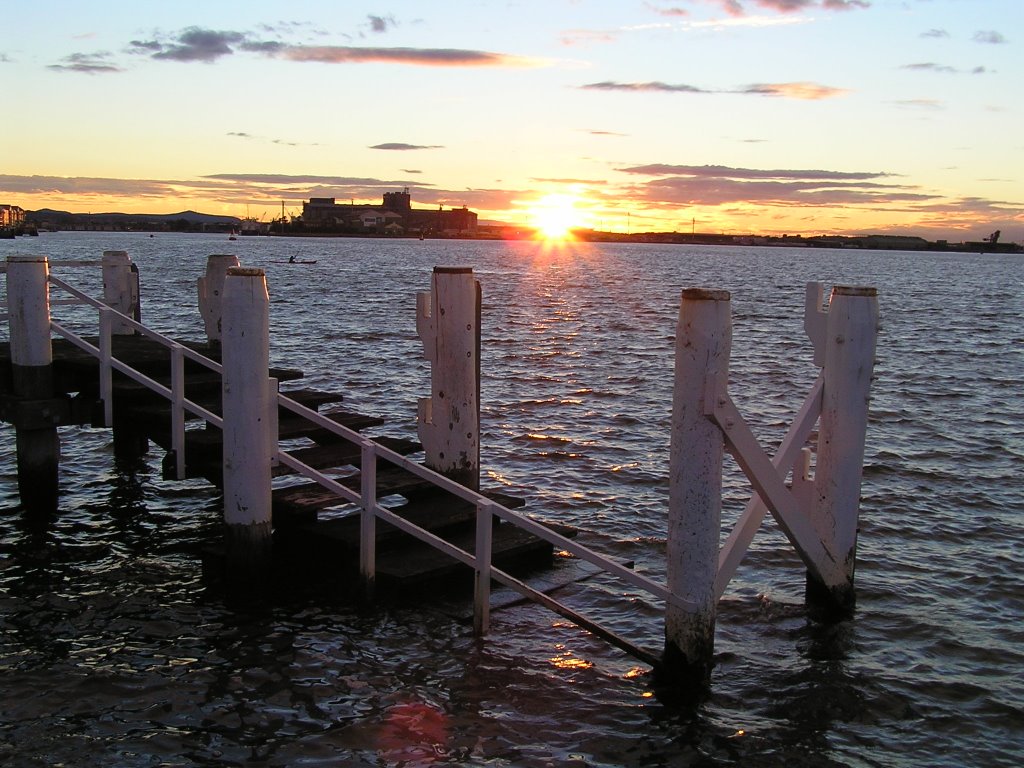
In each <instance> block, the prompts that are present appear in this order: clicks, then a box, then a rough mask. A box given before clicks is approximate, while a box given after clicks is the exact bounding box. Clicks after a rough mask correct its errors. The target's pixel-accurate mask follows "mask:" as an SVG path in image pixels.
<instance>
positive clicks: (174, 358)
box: [171, 344, 185, 480]
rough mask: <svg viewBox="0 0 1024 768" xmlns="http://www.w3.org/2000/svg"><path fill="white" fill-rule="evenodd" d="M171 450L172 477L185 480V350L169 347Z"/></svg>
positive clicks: (179, 346)
mask: <svg viewBox="0 0 1024 768" xmlns="http://www.w3.org/2000/svg"><path fill="white" fill-rule="evenodd" d="M171 450H172V451H174V476H175V478H177V479H178V480H184V479H185V350H184V347H182V346H181V344H172V345H171Z"/></svg>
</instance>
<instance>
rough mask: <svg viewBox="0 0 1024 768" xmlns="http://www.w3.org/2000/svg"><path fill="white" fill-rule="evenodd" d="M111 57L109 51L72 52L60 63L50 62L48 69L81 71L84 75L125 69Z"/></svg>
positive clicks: (103, 73) (105, 73)
mask: <svg viewBox="0 0 1024 768" xmlns="http://www.w3.org/2000/svg"><path fill="white" fill-rule="evenodd" d="M110 59H111V57H110V54H109V53H107V52H101V53H72V54H70V55H68V56H65V57H64V58H63V59H61V63H60V64H50V65H49V66H48V67H47V69H51V70H53V71H55V72H80V73H81V74H84V75H108V74H112V73H115V72H123V71H124V70H122V69H121V68H120V67H119V66H117V65H116V64H114V63H113V62H112V61H111V60H110Z"/></svg>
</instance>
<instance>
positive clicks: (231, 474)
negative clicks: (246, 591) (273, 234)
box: [211, 257, 277, 580]
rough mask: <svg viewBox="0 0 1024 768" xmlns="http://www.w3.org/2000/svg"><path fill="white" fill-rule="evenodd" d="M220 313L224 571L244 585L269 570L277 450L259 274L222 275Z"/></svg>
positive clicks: (237, 270) (263, 285)
mask: <svg viewBox="0 0 1024 768" xmlns="http://www.w3.org/2000/svg"><path fill="white" fill-rule="evenodd" d="M211 258H212V257H211ZM223 310H224V312H223V325H222V329H223V355H222V362H223V366H224V373H223V391H222V394H223V415H224V522H225V565H226V567H227V569H228V571H227V572H228V574H229V576H230V577H232V578H233V579H235V580H238V579H241V580H248V579H251V578H258V577H259V575H260V574H261V573H265V569H266V568H268V567H269V559H270V554H271V533H272V527H271V488H270V480H271V462H272V461H273V457H274V451H276V449H277V446H276V444H275V441H274V438H275V437H276V435H274V434H273V431H274V427H275V425H276V418H274V417H275V416H276V411H275V410H272V409H276V407H277V403H276V398H275V397H273V394H274V393H273V392H272V387H271V379H270V377H269V376H268V371H269V368H270V328H269V323H270V297H269V295H268V294H267V281H266V277H265V275H264V273H263V270H262V269H247V268H244V267H232V268H230V269H228V270H227V273H226V275H225V280H224V296H223Z"/></svg>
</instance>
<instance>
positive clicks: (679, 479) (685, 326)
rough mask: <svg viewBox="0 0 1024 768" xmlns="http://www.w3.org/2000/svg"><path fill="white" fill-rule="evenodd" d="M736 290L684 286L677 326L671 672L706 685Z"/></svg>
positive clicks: (668, 623) (668, 614) (666, 660)
mask: <svg viewBox="0 0 1024 768" xmlns="http://www.w3.org/2000/svg"><path fill="white" fill-rule="evenodd" d="M730 312H731V309H730V296H729V293H728V291H718V290H705V289H700V288H693V289H687V290H684V291H683V292H682V299H681V302H680V307H679V321H678V324H677V326H676V360H675V390H674V393H673V399H672V437H671V455H670V469H669V520H668V562H667V566H668V585H667V586H668V589H669V592H670V593H671V595H672V597H673V598H679V599H678V600H677V599H670V600H669V601H668V605H667V606H666V609H665V651H664V654H663V656H662V663H663V667H664V670H663V671H664V672H665V673H666V674H667V675H668V676H669V677H671V678H674V679H677V680H681V681H684V682H692V683H697V684H701V683H706V682H707V681H708V680H709V679H710V676H711V666H712V659H713V653H714V635H715V605H716V602H717V600H716V592H715V576H716V573H717V567H718V546H719V538H720V528H721V512H722V456H723V453H724V443H725V441H724V436H723V435H722V432H721V430H720V429H719V428H718V426H717V425H716V424H715V423H714V422H713V421H712V420H711V419H710V418H708V415H707V410H708V408H707V406H708V398H713V397H714V396H715V394H716V393H717V392H718V391H719V387H720V386H722V385H724V383H725V382H726V381H727V380H728V376H729V354H730V351H731V345H732V319H731V314H730Z"/></svg>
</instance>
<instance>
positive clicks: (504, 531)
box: [377, 523, 553, 589]
mask: <svg viewBox="0 0 1024 768" xmlns="http://www.w3.org/2000/svg"><path fill="white" fill-rule="evenodd" d="M445 538H446V540H447V541H449V542H451V543H452V544H454V545H455V546H457V547H459V548H460V549H462V550H464V551H466V552H470V553H472V552H473V551H474V550H475V548H476V541H475V538H476V531H475V529H473V528H470V529H467V530H465V531H461V532H459V533H457V534H455V535H453V536H446V537H445ZM552 549H553V547H552V545H551V544H550V543H548V542H547V541H544V540H543V539H539V538H537V537H536V536H534V535H533V534H531V533H528V532H526V531H524V530H523V529H521V528H517V527H515V526H513V525H510V524H508V523H504V524H502V525H500V526H498V527H497V528H496V529H495V531H494V534H493V537H492V540H491V562H492V563H493V565H494V566H495V567H497V568H500V569H502V570H504V571H509V572H516V571H519V572H521V571H523V570H524V569H529V568H534V567H537V566H540V565H548V566H550V564H551V554H552ZM471 574H472V570H471V569H470V568H469V567H468V566H466V565H464V564H463V563H460V562H459V561H457V560H454V559H453V558H451V557H448V556H447V555H445V554H443V553H441V552H439V551H437V550H436V549H434V548H433V547H431V546H429V545H428V544H423V543H420V542H416V543H415V544H413V545H411V546H408V547H402V548H400V549H393V550H385V551H384V552H381V553H379V554H378V556H377V581H378V583H381V584H382V585H383V586H388V587H401V588H403V589H418V588H422V587H424V586H428V585H430V584H431V583H433V582H436V581H438V580H441V579H451V578H453V577H457V576H464V577H465V579H466V588H467V589H468V588H469V587H470V586H471V579H470V576H471Z"/></svg>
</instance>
